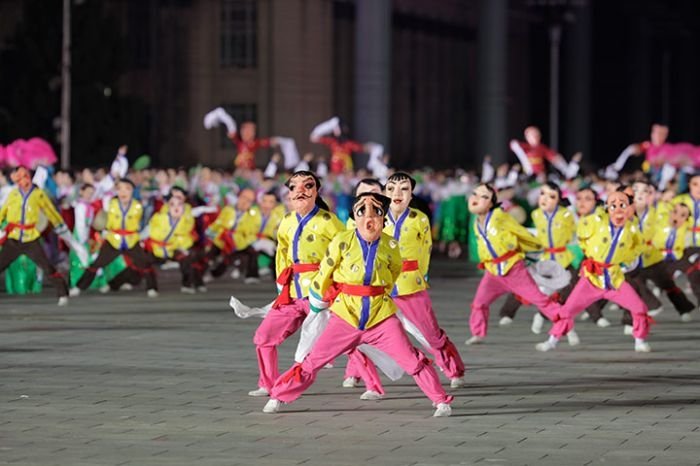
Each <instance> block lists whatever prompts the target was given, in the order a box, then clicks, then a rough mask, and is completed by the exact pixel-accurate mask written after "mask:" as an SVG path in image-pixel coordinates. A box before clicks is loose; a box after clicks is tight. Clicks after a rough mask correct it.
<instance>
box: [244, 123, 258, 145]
mask: <svg viewBox="0 0 700 466" xmlns="http://www.w3.org/2000/svg"><path fill="white" fill-rule="evenodd" d="M255 129H256V128H255V123H251V122H246V123H243V124H242V125H241V139H242V140H244V141H246V142H250V141H252V140H253V139H255Z"/></svg>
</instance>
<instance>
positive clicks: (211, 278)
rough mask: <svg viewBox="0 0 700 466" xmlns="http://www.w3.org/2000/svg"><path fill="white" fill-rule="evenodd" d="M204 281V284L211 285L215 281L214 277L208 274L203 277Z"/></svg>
mask: <svg viewBox="0 0 700 466" xmlns="http://www.w3.org/2000/svg"><path fill="white" fill-rule="evenodd" d="M202 281H203V282H204V283H211V282H213V281H214V277H212V276H211V274H210V273H209V272H207V273H205V274H204V275H203V276H202Z"/></svg>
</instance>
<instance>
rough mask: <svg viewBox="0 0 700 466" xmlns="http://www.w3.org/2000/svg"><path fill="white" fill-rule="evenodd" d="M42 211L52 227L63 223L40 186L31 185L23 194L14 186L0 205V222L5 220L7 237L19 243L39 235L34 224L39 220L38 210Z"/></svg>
mask: <svg viewBox="0 0 700 466" xmlns="http://www.w3.org/2000/svg"><path fill="white" fill-rule="evenodd" d="M40 211H43V212H44V215H46V218H47V219H48V220H49V222H51V224H52V225H53V226H54V227H57V226H59V225H61V224H62V223H63V218H62V217H61V214H59V213H58V210H56V207H54V205H53V203H52V202H51V200H50V199H49V197H48V196H47V195H46V193H45V192H44V191H43V190H41V189H40V188H38V187H36V186H34V185H32V187H31V188H29V192H27V193H26V195H25V194H23V193H22V192H21V191H20V189H19V188H15V189H13V190H12V191H10V194H8V195H7V199H6V200H5V203H4V204H3V205H2V207H0V224H1V223H2V222H3V221H5V220H7V226H6V227H5V228H6V230H7V231H8V235H7V238H8V239H14V240H17V241H19V242H20V243H29V242H30V241H34V240H36V239H38V238H39V237H40V236H41V233H40V232H39V230H37V229H36V224H37V222H38V221H39V212H40Z"/></svg>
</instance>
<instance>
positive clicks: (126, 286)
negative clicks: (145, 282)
mask: <svg viewBox="0 0 700 466" xmlns="http://www.w3.org/2000/svg"><path fill="white" fill-rule="evenodd" d="M133 289H134V285H132V284H131V283H124V284H123V285H122V286H120V287H119V290H120V291H131V290H133Z"/></svg>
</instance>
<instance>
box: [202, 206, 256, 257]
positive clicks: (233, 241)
mask: <svg viewBox="0 0 700 466" xmlns="http://www.w3.org/2000/svg"><path fill="white" fill-rule="evenodd" d="M259 228H260V212H257V213H255V211H254V210H253V209H249V210H247V211H246V212H244V213H243V215H240V214H239V213H238V212H236V209H234V208H233V207H231V206H226V207H224V208H223V209H221V212H220V213H219V216H218V217H216V220H214V222H213V223H212V224H211V225H209V228H208V230H209V231H210V232H211V233H213V234H211V236H213V237H214V240H213V241H214V245H215V246H216V247H217V248H219V249H221V250H223V251H226V252H227V253H231V252H233V251H242V250H243V249H245V248H247V247H248V246H250V245H251V244H253V243H254V242H255V239H256V234H257V232H258V229H259Z"/></svg>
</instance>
